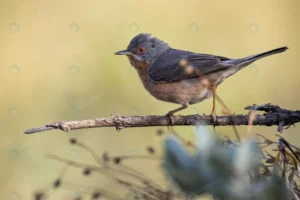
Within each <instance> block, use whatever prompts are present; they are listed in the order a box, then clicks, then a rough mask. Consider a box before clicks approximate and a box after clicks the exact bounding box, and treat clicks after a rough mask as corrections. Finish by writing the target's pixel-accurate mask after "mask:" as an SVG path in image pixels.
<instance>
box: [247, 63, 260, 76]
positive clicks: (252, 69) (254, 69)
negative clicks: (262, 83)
mask: <svg viewBox="0 0 300 200" xmlns="http://www.w3.org/2000/svg"><path fill="white" fill-rule="evenodd" d="M249 70H250V73H251V74H252V75H257V74H258V73H259V69H258V66H257V64H252V65H250V66H249Z"/></svg>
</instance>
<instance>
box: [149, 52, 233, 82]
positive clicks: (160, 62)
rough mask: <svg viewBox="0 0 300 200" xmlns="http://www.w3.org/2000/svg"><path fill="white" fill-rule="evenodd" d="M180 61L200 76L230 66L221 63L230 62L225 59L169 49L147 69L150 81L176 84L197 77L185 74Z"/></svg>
mask: <svg viewBox="0 0 300 200" xmlns="http://www.w3.org/2000/svg"><path fill="white" fill-rule="evenodd" d="M181 60H186V61H187V63H188V65H190V66H192V67H194V68H196V69H197V71H198V72H199V73H200V74H201V75H206V74H209V73H212V72H215V71H220V70H225V69H228V68H229V67H231V66H232V64H227V63H226V62H223V61H229V60H231V59H229V58H226V57H222V56H214V55H209V54H197V53H193V52H188V51H182V50H177V49H169V50H167V51H166V52H164V53H163V54H162V55H161V56H160V57H159V58H158V59H157V60H156V61H155V62H154V63H152V65H151V67H150V69H149V77H150V79H151V80H153V81H154V82H177V81H181V80H184V79H190V78H195V77H199V73H196V72H190V73H187V70H186V68H184V67H182V66H181V65H180V61H181Z"/></svg>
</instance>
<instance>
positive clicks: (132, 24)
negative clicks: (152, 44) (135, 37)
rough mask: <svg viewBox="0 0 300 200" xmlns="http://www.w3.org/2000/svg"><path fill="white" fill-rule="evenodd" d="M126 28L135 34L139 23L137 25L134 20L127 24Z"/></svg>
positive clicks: (138, 28)
mask: <svg viewBox="0 0 300 200" xmlns="http://www.w3.org/2000/svg"><path fill="white" fill-rule="evenodd" d="M128 28H129V30H130V32H131V33H134V34H136V33H137V32H138V31H139V30H140V27H139V25H137V23H135V22H133V23H131V24H129V26H128Z"/></svg>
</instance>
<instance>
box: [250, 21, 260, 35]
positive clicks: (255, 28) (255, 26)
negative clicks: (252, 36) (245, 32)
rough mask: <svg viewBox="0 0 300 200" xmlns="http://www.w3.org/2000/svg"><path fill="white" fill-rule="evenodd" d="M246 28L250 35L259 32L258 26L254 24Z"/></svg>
mask: <svg viewBox="0 0 300 200" xmlns="http://www.w3.org/2000/svg"><path fill="white" fill-rule="evenodd" d="M248 28H249V31H250V32H251V33H256V32H257V31H258V30H259V26H258V25H257V24H256V23H255V22H253V23H251V24H249V26H248Z"/></svg>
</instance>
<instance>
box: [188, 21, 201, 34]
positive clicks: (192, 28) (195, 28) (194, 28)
mask: <svg viewBox="0 0 300 200" xmlns="http://www.w3.org/2000/svg"><path fill="white" fill-rule="evenodd" d="M199 29H200V28H199V25H198V24H197V23H196V22H193V23H191V24H190V25H189V30H190V31H191V32H192V33H197V32H198V31H199Z"/></svg>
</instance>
